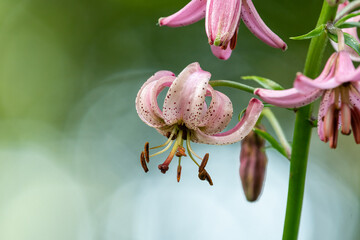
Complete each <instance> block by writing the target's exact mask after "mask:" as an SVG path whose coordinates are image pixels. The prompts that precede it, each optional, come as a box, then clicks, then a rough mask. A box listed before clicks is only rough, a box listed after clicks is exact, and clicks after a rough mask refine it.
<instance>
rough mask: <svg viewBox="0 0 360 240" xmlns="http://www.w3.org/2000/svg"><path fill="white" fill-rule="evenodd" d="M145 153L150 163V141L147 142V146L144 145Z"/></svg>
mask: <svg viewBox="0 0 360 240" xmlns="http://www.w3.org/2000/svg"><path fill="white" fill-rule="evenodd" d="M144 155H145V160H146V162H147V163H148V162H149V161H150V157H149V142H146V143H145V147H144Z"/></svg>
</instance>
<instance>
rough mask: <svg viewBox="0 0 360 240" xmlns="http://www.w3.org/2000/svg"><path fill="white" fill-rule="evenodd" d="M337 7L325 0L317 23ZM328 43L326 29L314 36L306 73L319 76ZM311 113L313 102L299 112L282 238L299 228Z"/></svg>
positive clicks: (290, 239)
mask: <svg viewBox="0 0 360 240" xmlns="http://www.w3.org/2000/svg"><path fill="white" fill-rule="evenodd" d="M336 10H337V6H336V7H331V6H329V4H328V3H327V1H326V0H324V3H323V6H322V10H321V13H320V17H319V20H318V22H317V26H319V25H321V24H326V23H327V22H328V21H332V20H333V19H334V18H335V16H336ZM326 43H327V35H326V33H323V34H322V35H320V36H319V37H316V38H313V39H312V40H311V43H310V46H309V50H308V54H307V57H306V62H305V69H304V74H305V75H306V76H308V77H310V78H315V77H317V76H318V74H319V71H320V65H321V60H322V57H323V54H324V50H325V47H326ZM311 113H312V104H310V105H308V106H305V107H302V108H300V109H299V110H298V111H297V113H296V120H295V129H294V137H293V148H292V154H291V160H290V176H289V189H288V199H287V206H286V216H285V224H284V232H283V240H296V239H297V236H298V232H299V224H300V217H301V208H302V202H303V197H304V187H305V176H306V167H307V159H308V153H309V145H310V137H311V129H312V125H311V124H310V121H309V119H310V117H311Z"/></svg>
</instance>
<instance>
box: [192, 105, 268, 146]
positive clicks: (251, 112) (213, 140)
mask: <svg viewBox="0 0 360 240" xmlns="http://www.w3.org/2000/svg"><path fill="white" fill-rule="evenodd" d="M263 107H264V105H263V104H262V103H261V101H259V100H258V99H255V98H252V99H251V100H250V102H249V105H248V107H247V109H246V112H245V114H244V116H243V117H242V118H241V120H240V122H239V123H238V124H236V126H235V127H234V128H232V129H231V130H229V131H226V132H224V133H219V134H215V135H208V134H205V133H204V132H202V131H201V130H195V131H193V132H192V135H191V138H192V139H191V140H192V141H194V142H199V143H205V144H214V145H224V144H232V143H235V142H238V141H240V140H242V139H243V138H244V137H246V136H247V135H248V134H249V133H250V131H251V130H252V129H253V127H254V126H255V124H256V122H257V120H258V119H259V116H260V114H261V111H262V109H263Z"/></svg>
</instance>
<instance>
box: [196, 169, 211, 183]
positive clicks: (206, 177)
mask: <svg viewBox="0 0 360 240" xmlns="http://www.w3.org/2000/svg"><path fill="white" fill-rule="evenodd" d="M198 177H199V179H200V180H201V181H204V180H206V181H208V183H209V184H210V185H211V186H212V185H213V181H212V180H211V177H210V175H209V173H208V172H207V171H206V170H205V169H203V170H202V171H201V172H199V175H198Z"/></svg>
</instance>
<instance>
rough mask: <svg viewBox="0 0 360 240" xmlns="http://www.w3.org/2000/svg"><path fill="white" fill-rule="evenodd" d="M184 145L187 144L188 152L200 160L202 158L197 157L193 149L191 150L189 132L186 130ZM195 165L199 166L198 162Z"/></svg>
mask: <svg viewBox="0 0 360 240" xmlns="http://www.w3.org/2000/svg"><path fill="white" fill-rule="evenodd" d="M186 146H187V149H188V152H189V154H190V153H192V154H194V155H195V157H197V158H198V159H200V160H202V158H201V157H199V155H197V154H196V153H195V151H194V150H192V148H191V145H190V132H187V135H186ZM194 161H195V160H194ZM196 164H197V163H196ZM197 165H198V166H199V164H197Z"/></svg>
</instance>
